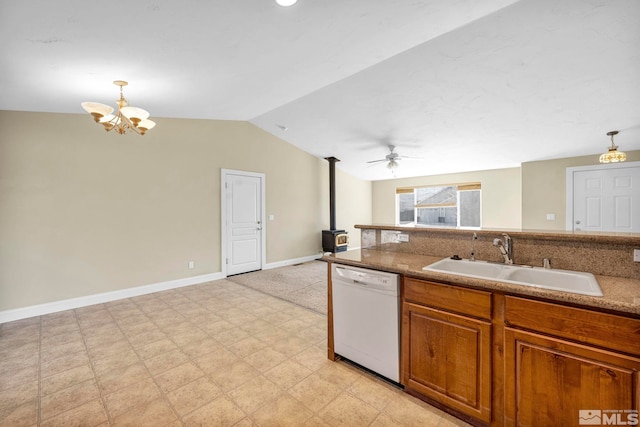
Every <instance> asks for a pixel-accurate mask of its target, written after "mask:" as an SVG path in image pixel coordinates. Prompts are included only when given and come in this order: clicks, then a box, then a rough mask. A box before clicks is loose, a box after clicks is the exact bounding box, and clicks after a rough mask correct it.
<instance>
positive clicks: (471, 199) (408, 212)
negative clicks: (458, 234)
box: [396, 183, 482, 228]
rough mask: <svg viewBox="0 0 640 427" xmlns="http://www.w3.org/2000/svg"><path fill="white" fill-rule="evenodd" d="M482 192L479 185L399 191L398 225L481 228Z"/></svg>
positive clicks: (397, 189) (397, 202)
mask: <svg viewBox="0 0 640 427" xmlns="http://www.w3.org/2000/svg"><path fill="white" fill-rule="evenodd" d="M481 191H482V190H481V188H480V184H479V183H473V184H457V185H439V186H425V187H403V188H396V218H397V220H396V223H397V224H398V225H417V226H426V227H450V228H480V227H481V226H482V218H481V212H482V209H481V202H482V197H481Z"/></svg>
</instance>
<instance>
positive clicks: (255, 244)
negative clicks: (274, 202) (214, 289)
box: [225, 173, 263, 275]
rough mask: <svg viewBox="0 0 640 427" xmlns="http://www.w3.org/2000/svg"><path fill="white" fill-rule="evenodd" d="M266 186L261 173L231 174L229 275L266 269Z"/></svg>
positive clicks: (228, 189) (228, 192) (228, 196)
mask: <svg viewBox="0 0 640 427" xmlns="http://www.w3.org/2000/svg"><path fill="white" fill-rule="evenodd" d="M262 188H263V177H261V176H254V175H253V174H251V175H244V174H240V173H239V174H235V173H231V174H228V175H227V179H226V195H225V197H226V211H227V212H226V213H227V215H226V218H227V227H226V228H227V229H226V233H227V255H226V264H227V275H232V274H240V273H246V272H248V271H254V270H260V269H262V236H263V233H262V228H263V224H262V206H263V203H262Z"/></svg>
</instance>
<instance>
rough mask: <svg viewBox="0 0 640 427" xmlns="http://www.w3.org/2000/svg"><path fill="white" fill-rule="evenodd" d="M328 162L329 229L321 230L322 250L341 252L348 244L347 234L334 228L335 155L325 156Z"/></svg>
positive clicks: (336, 160)
mask: <svg viewBox="0 0 640 427" xmlns="http://www.w3.org/2000/svg"><path fill="white" fill-rule="evenodd" d="M325 160H326V161H328V162H329V227H330V229H329V230H322V250H323V251H324V252H342V251H346V250H347V246H348V245H349V234H348V233H347V232H346V231H345V230H338V229H336V162H339V161H340V160H338V159H336V158H335V157H326V158H325Z"/></svg>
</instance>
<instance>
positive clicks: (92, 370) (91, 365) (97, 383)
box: [73, 304, 115, 426]
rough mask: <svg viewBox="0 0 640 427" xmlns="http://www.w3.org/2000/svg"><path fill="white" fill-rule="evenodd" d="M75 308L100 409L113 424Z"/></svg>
mask: <svg viewBox="0 0 640 427" xmlns="http://www.w3.org/2000/svg"><path fill="white" fill-rule="evenodd" d="M99 305H100V306H101V307H104V309H105V310H106V307H105V306H104V304H99ZM77 310H78V309H73V316H74V317H75V319H76V323H77V324H78V330H79V331H80V337H81V338H82V345H84V351H85V352H86V353H87V358H88V359H89V367H90V368H91V373H92V374H93V380H94V381H95V385H96V389H97V390H98V396H99V397H100V403H101V404H102V409H103V410H104V414H105V416H106V417H107V422H108V423H109V425H110V426H111V425H113V422H112V420H111V416H110V414H109V411H108V410H107V402H106V400H105V397H104V394H103V393H102V389H101V388H100V382H99V381H98V375H97V374H96V370H95V360H94V359H93V357H91V353H90V352H89V347H88V346H87V340H86V338H85V335H84V333H83V331H82V325H81V324H80V319H79V318H78V311H77ZM106 311H107V312H108V313H109V316H111V318H112V319H113V316H112V315H111V312H110V311H109V310H106ZM114 320H115V319H114Z"/></svg>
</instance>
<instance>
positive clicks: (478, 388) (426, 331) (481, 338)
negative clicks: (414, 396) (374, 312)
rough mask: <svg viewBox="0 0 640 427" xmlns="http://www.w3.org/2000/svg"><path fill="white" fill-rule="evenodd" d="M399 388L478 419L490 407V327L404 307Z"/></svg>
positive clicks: (418, 307)
mask: <svg viewBox="0 0 640 427" xmlns="http://www.w3.org/2000/svg"><path fill="white" fill-rule="evenodd" d="M402 331H403V337H402V342H403V349H402V350H403V384H404V385H405V387H407V388H409V389H410V390H414V391H417V392H418V393H420V394H422V395H424V396H426V397H428V398H430V399H433V400H434V401H436V402H438V403H441V404H444V405H446V406H448V407H450V408H452V409H455V410H457V411H459V412H462V413H465V414H467V415H470V416H472V417H474V418H476V419H478V420H481V421H484V422H489V420H490V415H491V412H490V408H491V396H490V395H491V360H490V354H491V324H490V323H489V322H485V321H482V320H477V319H472V318H468V317H464V316H460V315H456V314H452V313H447V312H443V311H440V310H436V309H432V308H428V307H424V306H421V305H417V304H412V303H406V302H405V303H404V304H403V325H402Z"/></svg>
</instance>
